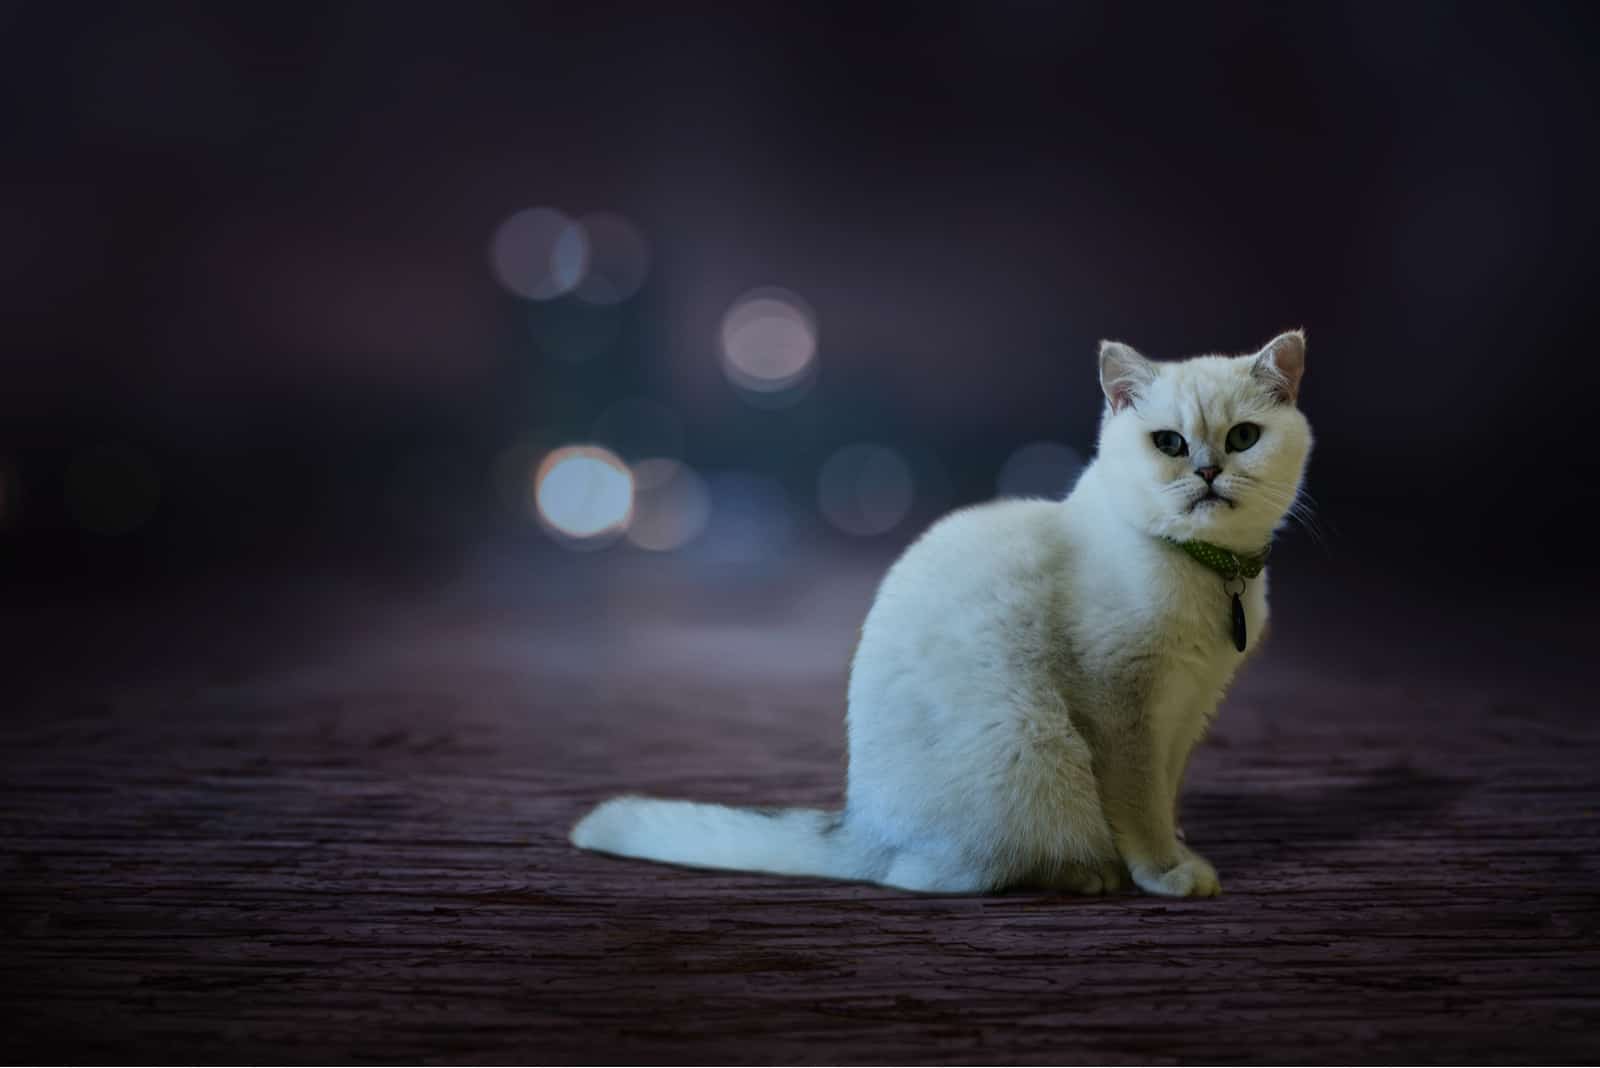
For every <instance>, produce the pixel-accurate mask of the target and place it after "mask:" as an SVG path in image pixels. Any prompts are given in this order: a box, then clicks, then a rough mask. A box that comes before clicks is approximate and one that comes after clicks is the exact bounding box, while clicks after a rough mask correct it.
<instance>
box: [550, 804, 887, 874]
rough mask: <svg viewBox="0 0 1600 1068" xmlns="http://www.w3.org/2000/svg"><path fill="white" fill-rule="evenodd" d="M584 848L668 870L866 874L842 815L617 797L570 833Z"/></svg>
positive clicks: (807, 810) (797, 809)
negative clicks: (678, 867) (664, 866)
mask: <svg viewBox="0 0 1600 1068" xmlns="http://www.w3.org/2000/svg"><path fill="white" fill-rule="evenodd" d="M570 837H571V839H572V844H573V845H575V846H577V847H578V848H579V849H592V850H594V851H595V852H598V853H612V854H615V855H617V856H620V857H639V858H641V859H644V860H655V861H660V862H662V863H664V864H684V865H687V866H689V867H692V868H722V869H726V870H730V871H762V872H771V873H772V874H774V875H815V876H821V877H822V878H825V879H861V878H864V877H865V875H866V872H865V870H864V869H865V865H864V864H863V863H862V860H863V859H864V858H862V857H861V856H860V852H859V851H858V850H857V849H856V848H855V846H854V844H853V841H852V838H853V836H852V835H850V834H849V832H848V829H847V828H846V827H845V826H844V821H843V818H842V815H841V814H840V813H838V812H827V811H824V810H822V809H816V808H777V809H765V808H730V807H728V806H726V805H705V804H700V803H699V802H695V801H658V800H656V799H655V798H650V797H613V798H612V799H611V800H609V801H607V802H605V803H603V804H601V805H599V806H598V807H596V808H595V809H594V810H593V811H592V812H590V813H589V814H588V815H587V816H585V817H583V819H581V820H579V821H578V824H577V826H575V827H573V828H572V834H571V836H570Z"/></svg>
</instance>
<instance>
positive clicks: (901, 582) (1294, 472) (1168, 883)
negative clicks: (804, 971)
mask: <svg viewBox="0 0 1600 1068" xmlns="http://www.w3.org/2000/svg"><path fill="white" fill-rule="evenodd" d="M1304 366H1305V336H1304V335H1303V334H1302V333H1301V332H1299V331H1294V332H1291V333H1286V334H1283V335H1281V336H1279V337H1277V338H1275V339H1273V340H1272V342H1270V343H1269V344H1268V345H1267V346H1266V348H1264V349H1262V350H1261V351H1260V352H1259V353H1256V354H1254V355H1251V356H1240V357H1233V358H1229V357H1223V356H1201V357H1197V358H1194V359H1190V360H1184V361H1182V362H1174V363H1152V362H1151V361H1149V360H1146V359H1145V358H1144V357H1142V356H1140V355H1139V354H1138V353H1137V352H1135V351H1134V350H1133V349H1131V348H1129V347H1128V346H1127V345H1123V344H1120V343H1118V342H1113V341H1108V342H1103V343H1102V344H1101V346H1100V384H1101V387H1102V389H1103V390H1104V392H1105V396H1106V405H1105V410H1104V416H1103V418H1102V421H1101V428H1100V443H1099V449H1098V452H1097V455H1096V457H1095V459H1094V461H1093V462H1092V463H1091V464H1090V465H1089V466H1088V467H1087V468H1086V469H1085V470H1084V472H1083V475H1082V477H1081V478H1080V479H1079V481H1078V483H1077V485H1076V487H1075V488H1074V489H1073V490H1072V492H1071V493H1070V495H1068V497H1067V498H1066V500H1065V501H1042V500H1016V501H1001V502H995V503H990V504H985V505H981V506H978V507H974V508H968V509H965V510H963V511H959V512H956V513H954V514H953V515H950V516H947V517H945V518H944V519H943V520H941V521H940V522H938V523H937V524H935V525H934V526H933V527H932V528H931V529H930V530H928V531H927V533H926V534H924V535H923V536H922V537H921V538H920V539H919V540H918V541H917V542H916V543H915V544H914V545H912V546H911V548H910V549H908V550H907V551H906V552H905V554H904V555H903V556H901V558H900V559H899V561H898V562H896V563H895V565H894V566H893V567H892V568H891V569H890V571H889V574H888V576H887V577H886V578H885V579H884V581H883V584H882V586H881V587H880V589H879V590H878V595H877V599H876V600H875V601H874V603H873V605H872V609H871V611H870V612H869V613H868V615H867V620H866V623H865V625H864V626H863V627H862V632H861V641H860V644H859V645H858V646H857V649H856V654H855V659H854V661H853V663H852V665H851V673H850V707H849V715H848V726H849V745H850V766H849V774H848V778H849V785H848V791H847V802H846V806H845V808H844V810H843V811H842V812H827V811H821V810H817V809H778V810H763V809H738V808H728V807H724V806H721V805H708V804H697V803H694V802H688V801H658V800H652V799H649V798H643V797H619V798H614V799H612V800H610V801H607V802H605V803H604V804H602V805H600V806H599V807H598V808H596V809H595V810H594V811H592V812H591V813H589V815H588V816H586V817H585V818H584V819H583V820H582V821H581V822H579V823H578V825H577V826H576V827H575V828H573V830H572V841H573V843H574V844H576V845H578V846H580V847H582V848H584V849H593V850H599V851H601V852H605V853H614V854H619V855H622V856H630V857H644V858H648V859H651V860H657V861H664V862H668V863H674V864H686V865H691V866H694V867H703V868H727V869H736V870H744V871H765V872H774V873H778V874H784V875H818V876H825V877H829V878H835V879H849V880H863V881H869V882H876V883H882V884H884V885H887V886H894V887H902V888H904V889H907V890H918V891H928V892H938V893H980V892H987V891H996V890H1001V889H1004V888H1006V887H1012V886H1038V887H1046V888H1053V889H1059V890H1065V891H1071V892H1077V893H1086V894H1094V893H1109V892H1113V891H1116V890H1118V889H1121V888H1122V887H1124V886H1125V885H1126V882H1127V880H1128V878H1129V877H1130V876H1131V878H1132V880H1133V882H1134V883H1135V884H1137V885H1138V886H1139V887H1141V888H1142V889H1144V890H1146V891H1149V892H1150V893H1155V894H1167V895H1173V896H1185V895H1195V896H1210V895H1213V894H1216V893H1218V892H1219V891H1220V889H1221V887H1220V884H1219V883H1218V881H1217V873H1216V870H1215V869H1214V868H1212V866H1211V864H1210V863H1209V862H1208V861H1206V859H1205V858H1204V857H1202V856H1200V855H1199V854H1198V853H1196V852H1194V851H1193V850H1192V849H1190V848H1189V847H1188V846H1187V845H1186V844H1185V843H1184V842H1183V841H1182V840H1181V834H1180V832H1178V830H1177V827H1176V823H1175V820H1176V806H1177V798H1178V791H1179V786H1180V785H1181V783H1182V779H1183V774H1184V769H1185V766H1186V765H1187V763H1188V760H1189V753H1190V750H1191V749H1193V747H1194V745H1195V743H1196V742H1197V741H1198V740H1199V738H1200V736H1201V735H1202V734H1203V733H1204V731H1205V729H1206V727H1207V725H1208V724H1209V722H1210V720H1211V718H1212V716H1213V715H1214V714H1215V713H1216V710H1217V706H1218V704H1219V703H1220V701H1221V700H1222V696H1223V692H1224V691H1225V690H1226V688H1227V686H1228V684H1229V682H1230V680H1231V679H1232V678H1233V675H1234V672H1235V671H1236V670H1237V669H1238V667H1239V665H1240V663H1241V662H1242V661H1243V660H1244V659H1245V657H1246V656H1248V655H1249V653H1250V652H1251V651H1252V650H1253V649H1254V648H1255V645H1256V643H1258V642H1259V641H1260V640H1261V636H1262V634H1263V633H1264V631H1265V626H1266V622H1267V599H1266V592H1267V578H1266V573H1265V571H1261V570H1260V566H1261V563H1262V562H1263V560H1264V555H1265V550H1266V548H1267V545H1268V543H1269V542H1270V541H1271V539H1272V536H1273V533H1274V532H1275V531H1276V530H1277V528H1278V527H1279V526H1280V525H1282V523H1283V522H1284V520H1285V518H1286V516H1287V514H1288V512H1289V510H1290V508H1291V506H1292V504H1293V503H1294V501H1295V498H1296V496H1297V494H1298V492H1299V487H1300V480H1301V476H1302V474H1303V472H1304V469H1305V464H1306V459H1307V457H1308V455H1309V453H1310V450H1311V429H1310V426H1309V424H1308V423H1307V422H1306V419H1305V417H1304V416H1303V415H1302V414H1301V412H1300V410H1299V409H1298V408H1297V407H1296V398H1297V394H1298V392H1299V387H1300V378H1301V372H1302V371H1303V369H1304ZM1225 576H1227V577H1226V578H1225ZM1236 593H1238V594H1240V596H1239V597H1237V598H1236V597H1235V596H1234V594H1236Z"/></svg>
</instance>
